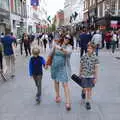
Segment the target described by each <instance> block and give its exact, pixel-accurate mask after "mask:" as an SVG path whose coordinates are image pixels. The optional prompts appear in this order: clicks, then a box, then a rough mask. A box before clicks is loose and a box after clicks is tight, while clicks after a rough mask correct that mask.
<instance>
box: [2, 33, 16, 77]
mask: <svg viewBox="0 0 120 120" xmlns="http://www.w3.org/2000/svg"><path fill="white" fill-rule="evenodd" d="M1 42H2V45H3V52H4V57H5V61H6V66H7V72H8V74H9V75H10V76H11V77H12V78H13V77H14V76H15V56H14V51H13V43H14V46H15V45H16V44H15V39H13V37H11V35H10V34H6V35H5V37H4V38H2V39H1Z"/></svg>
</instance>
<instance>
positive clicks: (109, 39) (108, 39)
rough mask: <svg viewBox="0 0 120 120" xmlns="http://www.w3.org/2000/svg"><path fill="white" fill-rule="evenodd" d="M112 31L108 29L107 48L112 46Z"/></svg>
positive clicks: (106, 36)
mask: <svg viewBox="0 0 120 120" xmlns="http://www.w3.org/2000/svg"><path fill="white" fill-rule="evenodd" d="M111 38H112V35H111V31H108V32H106V33H105V42H106V49H110V48H111Z"/></svg>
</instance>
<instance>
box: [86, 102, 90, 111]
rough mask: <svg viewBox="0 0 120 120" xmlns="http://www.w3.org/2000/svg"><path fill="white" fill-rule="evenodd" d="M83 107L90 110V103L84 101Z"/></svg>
mask: <svg viewBox="0 0 120 120" xmlns="http://www.w3.org/2000/svg"><path fill="white" fill-rule="evenodd" d="M85 107H86V109H87V110H90V109H91V105H90V103H89V102H86V106H85Z"/></svg>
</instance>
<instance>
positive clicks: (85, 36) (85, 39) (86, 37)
mask: <svg viewBox="0 0 120 120" xmlns="http://www.w3.org/2000/svg"><path fill="white" fill-rule="evenodd" d="M89 41H90V37H89V35H88V34H87V31H86V30H83V32H82V33H81V34H80V47H81V53H80V56H81V57H82V56H83V54H84V52H85V53H87V45H88V43H89Z"/></svg>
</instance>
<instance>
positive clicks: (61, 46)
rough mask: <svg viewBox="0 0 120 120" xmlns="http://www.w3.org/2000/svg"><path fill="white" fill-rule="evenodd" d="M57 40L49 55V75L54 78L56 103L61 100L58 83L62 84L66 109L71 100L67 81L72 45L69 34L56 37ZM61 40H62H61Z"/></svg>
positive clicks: (68, 78)
mask: <svg viewBox="0 0 120 120" xmlns="http://www.w3.org/2000/svg"><path fill="white" fill-rule="evenodd" d="M57 40H58V42H57V44H55V46H54V48H53V50H52V52H51V55H52V56H53V57H52V58H53V59H52V65H51V77H52V79H53V80H54V87H55V93H56V98H55V101H56V103H59V102H61V97H60V91H59V84H60V83H62V84H63V88H64V94H65V98H66V100H65V103H66V104H65V107H66V110H70V109H71V101H70V91H69V85H68V82H69V80H70V77H71V65H70V56H71V53H72V45H70V43H71V42H70V40H71V38H70V36H66V37H64V38H62V39H60V38H58V39H57ZM62 41H63V42H62Z"/></svg>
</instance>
